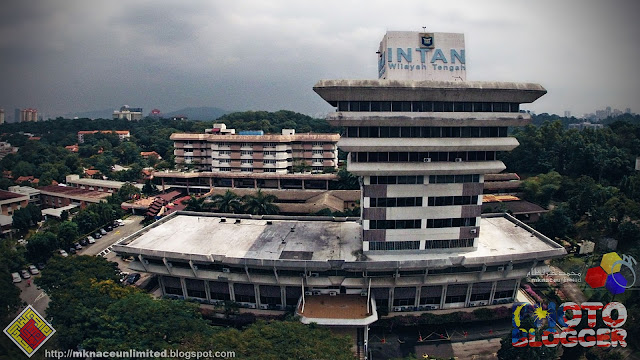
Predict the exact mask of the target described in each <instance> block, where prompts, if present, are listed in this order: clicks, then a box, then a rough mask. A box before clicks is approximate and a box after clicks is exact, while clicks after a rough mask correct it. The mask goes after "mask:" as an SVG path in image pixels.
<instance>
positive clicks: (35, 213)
mask: <svg viewBox="0 0 640 360" xmlns="http://www.w3.org/2000/svg"><path fill="white" fill-rule="evenodd" d="M25 209H27V210H28V211H29V216H30V218H31V221H32V222H33V223H34V224H37V223H38V221H40V220H42V211H41V210H40V208H39V207H37V206H35V205H33V204H29V205H27V207H26V208H25Z"/></svg>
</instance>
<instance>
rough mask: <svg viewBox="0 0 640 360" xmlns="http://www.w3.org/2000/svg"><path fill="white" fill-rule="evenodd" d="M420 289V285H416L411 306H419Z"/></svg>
mask: <svg viewBox="0 0 640 360" xmlns="http://www.w3.org/2000/svg"><path fill="white" fill-rule="evenodd" d="M421 291H422V286H416V299H415V301H414V302H413V306H420V292H421Z"/></svg>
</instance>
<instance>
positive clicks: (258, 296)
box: [253, 284, 260, 309]
mask: <svg viewBox="0 0 640 360" xmlns="http://www.w3.org/2000/svg"><path fill="white" fill-rule="evenodd" d="M253 292H254V293H255V296H256V307H257V308H258V309H260V285H258V284H253Z"/></svg>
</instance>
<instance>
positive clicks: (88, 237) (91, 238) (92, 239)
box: [87, 236, 96, 244]
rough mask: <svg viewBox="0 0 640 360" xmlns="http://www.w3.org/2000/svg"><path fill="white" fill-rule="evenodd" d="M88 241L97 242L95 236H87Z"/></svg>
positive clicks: (90, 242)
mask: <svg viewBox="0 0 640 360" xmlns="http://www.w3.org/2000/svg"><path fill="white" fill-rule="evenodd" d="M87 242H88V243H89V244H95V243H96V239H94V238H93V236H87Z"/></svg>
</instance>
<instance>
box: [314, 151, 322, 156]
mask: <svg viewBox="0 0 640 360" xmlns="http://www.w3.org/2000/svg"><path fill="white" fill-rule="evenodd" d="M313 153H314V154H315V155H322V154H324V150H313Z"/></svg>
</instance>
